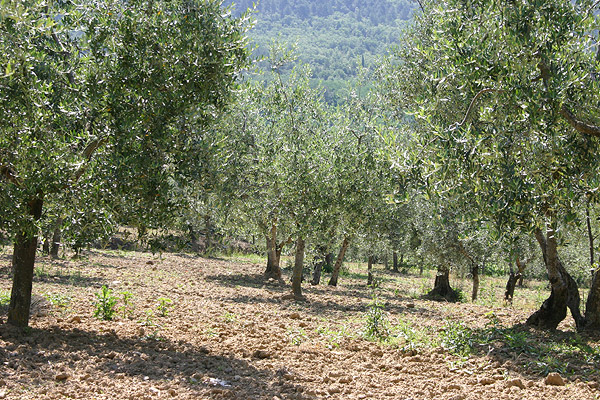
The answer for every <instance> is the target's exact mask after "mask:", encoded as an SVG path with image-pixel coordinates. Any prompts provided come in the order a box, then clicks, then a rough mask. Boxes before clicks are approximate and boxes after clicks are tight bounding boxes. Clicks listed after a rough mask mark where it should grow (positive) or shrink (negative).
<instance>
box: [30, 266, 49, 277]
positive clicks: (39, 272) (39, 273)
mask: <svg viewBox="0 0 600 400" xmlns="http://www.w3.org/2000/svg"><path fill="white" fill-rule="evenodd" d="M33 274H34V275H35V276H36V277H38V278H40V279H44V278H47V277H48V276H49V274H48V271H46V267H45V266H44V265H40V266H39V267H35V269H34V271H33Z"/></svg>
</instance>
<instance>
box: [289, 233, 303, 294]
mask: <svg viewBox="0 0 600 400" xmlns="http://www.w3.org/2000/svg"><path fill="white" fill-rule="evenodd" d="M304 245H305V243H304V239H303V238H301V237H299V238H298V240H296V257H295V259H294V269H293V271H292V292H293V293H294V298H295V299H297V300H300V299H302V298H303V296H302V269H303V268H304Z"/></svg>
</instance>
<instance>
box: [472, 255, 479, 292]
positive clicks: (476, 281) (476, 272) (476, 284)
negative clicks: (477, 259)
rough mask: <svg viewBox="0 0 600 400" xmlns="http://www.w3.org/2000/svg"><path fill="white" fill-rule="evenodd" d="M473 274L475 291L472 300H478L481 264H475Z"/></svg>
mask: <svg viewBox="0 0 600 400" xmlns="http://www.w3.org/2000/svg"><path fill="white" fill-rule="evenodd" d="M471 272H472V274H473V291H472V292H471V301H475V300H477V294H478V293H479V265H477V264H473V269H472V270H471Z"/></svg>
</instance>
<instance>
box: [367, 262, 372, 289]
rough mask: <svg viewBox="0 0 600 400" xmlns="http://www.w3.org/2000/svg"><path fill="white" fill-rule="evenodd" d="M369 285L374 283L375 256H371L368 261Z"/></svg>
mask: <svg viewBox="0 0 600 400" xmlns="http://www.w3.org/2000/svg"><path fill="white" fill-rule="evenodd" d="M367 274H368V277H367V286H370V285H372V284H373V256H369V261H368V262H367Z"/></svg>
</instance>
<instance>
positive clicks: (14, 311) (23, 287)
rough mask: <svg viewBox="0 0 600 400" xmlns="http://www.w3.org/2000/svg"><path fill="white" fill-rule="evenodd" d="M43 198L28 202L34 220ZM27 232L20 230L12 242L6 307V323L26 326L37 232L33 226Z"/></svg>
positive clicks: (38, 214)
mask: <svg viewBox="0 0 600 400" xmlns="http://www.w3.org/2000/svg"><path fill="white" fill-rule="evenodd" d="M43 205H44V202H43V200H42V199H41V198H40V199H35V200H33V201H31V202H30V203H29V204H28V207H29V214H30V215H31V216H33V219H34V220H35V221H37V220H39V219H40V217H41V216H42V207H43ZM29 228H30V229H31V230H30V231H29V232H27V231H26V232H21V233H19V234H18V235H17V237H16V238H15V242H14V253H13V269H14V275H13V285H12V291H11V295H10V305H9V308H8V321H7V322H8V323H9V324H11V325H15V326H19V327H26V326H27V325H28V324H29V309H30V307H31V290H32V286H33V267H34V265H35V252H36V250H37V243H38V234H37V232H36V231H35V229H36V228H35V226H33V224H32V226H30V227H29Z"/></svg>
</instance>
